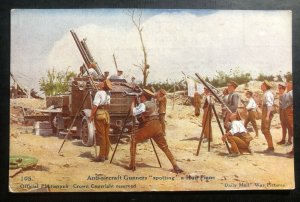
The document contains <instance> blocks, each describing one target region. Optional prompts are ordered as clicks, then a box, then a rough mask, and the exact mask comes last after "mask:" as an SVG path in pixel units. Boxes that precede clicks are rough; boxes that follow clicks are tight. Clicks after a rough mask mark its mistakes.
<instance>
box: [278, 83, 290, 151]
mask: <svg viewBox="0 0 300 202" xmlns="http://www.w3.org/2000/svg"><path fill="white" fill-rule="evenodd" d="M285 89H286V86H285V84H283V83H280V84H278V93H279V118H280V123H281V128H282V138H281V140H280V141H279V142H277V144H278V145H282V144H285V138H286V133H287V123H286V121H287V120H286V119H284V117H283V97H284V95H285V94H286V93H284V92H285ZM288 142H291V138H290V131H289V140H288Z"/></svg>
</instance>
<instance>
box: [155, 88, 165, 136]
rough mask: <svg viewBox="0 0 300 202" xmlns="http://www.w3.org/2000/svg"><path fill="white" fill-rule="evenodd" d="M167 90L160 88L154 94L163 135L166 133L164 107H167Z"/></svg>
mask: <svg viewBox="0 0 300 202" xmlns="http://www.w3.org/2000/svg"><path fill="white" fill-rule="evenodd" d="M166 94H167V92H166V91H165V90H164V89H162V88H161V89H160V90H159V91H158V92H157V94H156V100H157V101H158V114H159V121H160V123H161V127H162V131H163V135H164V136H165V135H166V121H165V116H166V109H167V97H166Z"/></svg>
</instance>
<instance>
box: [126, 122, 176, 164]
mask: <svg viewBox="0 0 300 202" xmlns="http://www.w3.org/2000/svg"><path fill="white" fill-rule="evenodd" d="M134 138H135V139H134V141H133V142H134V143H133V144H131V147H130V154H131V161H130V165H133V164H134V163H135V155H136V145H137V144H138V143H140V142H143V141H144V140H147V139H150V138H152V139H153V140H154V141H155V143H156V144H157V146H158V147H159V148H160V149H161V150H162V151H163V152H164V153H165V154H166V156H167V157H168V159H169V160H170V162H171V163H172V165H173V166H174V165H176V160H175V158H174V156H173V155H172V153H171V151H170V150H169V148H168V144H167V141H166V139H165V137H164V136H163V133H162V127H161V124H160V122H159V120H152V121H149V122H147V123H146V124H145V125H144V126H143V128H140V129H139V130H137V132H136V134H135V135H134Z"/></svg>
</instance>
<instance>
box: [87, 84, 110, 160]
mask: <svg viewBox="0 0 300 202" xmlns="http://www.w3.org/2000/svg"><path fill="white" fill-rule="evenodd" d="M97 87H98V91H97V93H96V95H95V97H94V100H93V107H92V111H91V116H90V119H89V120H90V122H92V121H93V120H94V117H95V122H94V123H95V128H96V142H97V145H99V142H100V152H99V155H98V156H97V157H96V158H95V161H96V162H104V161H105V160H108V154H109V148H110V141H109V136H108V134H109V124H110V117H109V113H108V108H109V105H110V92H109V91H110V90H111V89H112V85H111V83H110V81H109V80H105V81H104V82H99V83H97Z"/></svg>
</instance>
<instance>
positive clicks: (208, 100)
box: [202, 87, 212, 141]
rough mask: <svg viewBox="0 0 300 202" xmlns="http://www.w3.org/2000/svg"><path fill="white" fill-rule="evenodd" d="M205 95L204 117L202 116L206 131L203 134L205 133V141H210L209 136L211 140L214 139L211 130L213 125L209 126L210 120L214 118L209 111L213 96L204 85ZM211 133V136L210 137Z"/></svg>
mask: <svg viewBox="0 0 300 202" xmlns="http://www.w3.org/2000/svg"><path fill="white" fill-rule="evenodd" d="M204 95H205V96H206V97H205V101H204V104H203V107H202V108H203V111H204V112H203V117H202V127H204V129H203V130H204V131H203V134H204V141H208V138H209V140H210V141H212V135H211V134H210V132H209V131H212V129H211V125H210V126H209V124H208V123H209V122H210V121H211V120H212V114H211V116H210V117H209V116H208V115H209V111H208V106H209V105H210V104H211V102H212V97H211V95H210V92H209V90H208V89H207V88H206V87H204ZM209 135H210V137H209Z"/></svg>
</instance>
